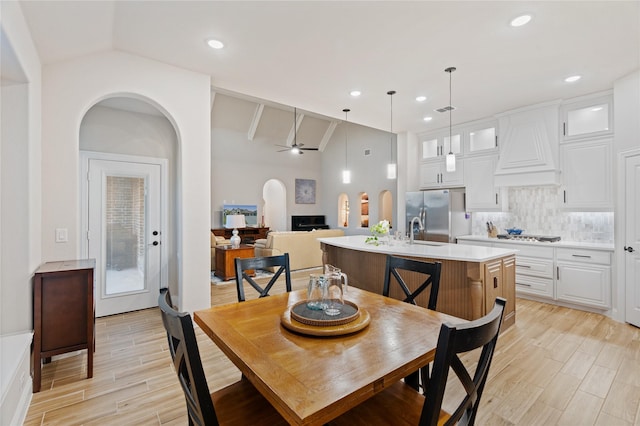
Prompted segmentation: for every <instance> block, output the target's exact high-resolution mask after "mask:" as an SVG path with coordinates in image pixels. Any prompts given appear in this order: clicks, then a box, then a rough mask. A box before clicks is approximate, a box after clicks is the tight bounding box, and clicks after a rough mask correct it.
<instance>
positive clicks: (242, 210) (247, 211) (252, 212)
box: [222, 204, 258, 226]
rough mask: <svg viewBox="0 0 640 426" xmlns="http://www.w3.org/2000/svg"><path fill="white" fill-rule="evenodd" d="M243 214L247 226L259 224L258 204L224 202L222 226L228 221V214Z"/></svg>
mask: <svg viewBox="0 0 640 426" xmlns="http://www.w3.org/2000/svg"><path fill="white" fill-rule="evenodd" d="M230 214H243V215H244V221H245V222H246V223H247V226H257V225H258V206H257V205H253V204H224V205H223V206H222V226H224V224H225V223H226V222H227V215H230Z"/></svg>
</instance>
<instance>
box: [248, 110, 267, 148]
mask: <svg viewBox="0 0 640 426" xmlns="http://www.w3.org/2000/svg"><path fill="white" fill-rule="evenodd" d="M263 111H264V104H258V105H257V106H256V111H255V112H254V113H253V119H252V120H251V124H250V125H249V132H248V133H247V139H249V140H250V141H252V140H253V138H254V137H255V135H256V130H258V124H260V118H261V117H262V112H263Z"/></svg>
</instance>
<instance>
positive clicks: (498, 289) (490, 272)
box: [484, 256, 516, 323]
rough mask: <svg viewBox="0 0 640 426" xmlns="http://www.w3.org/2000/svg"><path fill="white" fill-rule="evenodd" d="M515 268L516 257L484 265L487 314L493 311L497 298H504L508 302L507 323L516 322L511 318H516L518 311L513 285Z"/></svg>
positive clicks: (506, 308) (506, 307)
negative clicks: (516, 311)
mask: <svg viewBox="0 0 640 426" xmlns="http://www.w3.org/2000/svg"><path fill="white" fill-rule="evenodd" d="M515 266H516V258H515V256H510V257H506V258H502V259H496V260H493V261H490V262H487V263H485V265H484V279H485V298H484V300H485V307H484V309H485V313H487V312H489V311H491V309H493V305H494V303H495V300H496V297H503V298H505V299H506V300H507V305H506V306H505V318H504V321H505V322H507V323H511V322H512V321H514V320H513V319H512V318H511V317H513V316H515V310H516V292H515V285H514V283H513V280H514V277H515V272H514V269H515Z"/></svg>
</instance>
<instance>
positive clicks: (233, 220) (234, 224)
mask: <svg viewBox="0 0 640 426" xmlns="http://www.w3.org/2000/svg"><path fill="white" fill-rule="evenodd" d="M224 226H225V228H233V236H232V237H231V248H239V247H240V237H239V236H238V228H245V227H246V226H247V224H246V222H245V221H244V215H243V214H230V215H227V222H226V223H225V224H224Z"/></svg>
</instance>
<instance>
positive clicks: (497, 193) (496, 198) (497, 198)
mask: <svg viewBox="0 0 640 426" xmlns="http://www.w3.org/2000/svg"><path fill="white" fill-rule="evenodd" d="M497 205H498V193H497V192H496V206H497Z"/></svg>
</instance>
